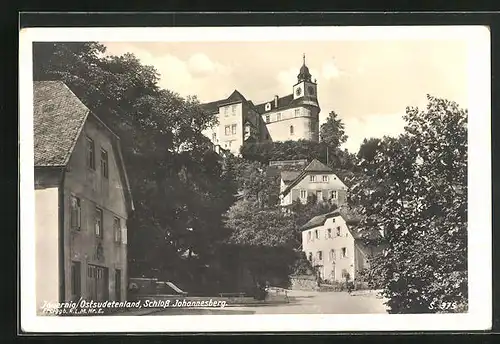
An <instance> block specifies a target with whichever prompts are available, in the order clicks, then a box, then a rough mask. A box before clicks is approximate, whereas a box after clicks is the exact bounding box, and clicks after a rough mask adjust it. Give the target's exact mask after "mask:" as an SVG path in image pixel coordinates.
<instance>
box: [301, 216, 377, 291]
mask: <svg viewBox="0 0 500 344" xmlns="http://www.w3.org/2000/svg"><path fill="white" fill-rule="evenodd" d="M357 222H358V220H356V219H355V218H352V217H351V216H350V215H348V214H345V213H343V212H342V211H338V210H337V211H334V212H332V213H328V214H323V215H319V216H316V217H314V218H312V219H311V220H310V221H309V222H307V223H306V224H305V225H304V226H303V227H302V251H303V252H304V253H305V255H306V257H307V259H309V261H310V262H311V263H312V265H313V266H315V267H317V269H318V272H319V274H320V277H321V278H322V279H323V280H327V281H331V282H333V281H335V282H345V280H346V276H347V275H348V276H349V279H350V280H351V281H352V280H353V279H355V278H356V277H357V275H358V273H359V271H361V270H363V269H365V268H368V267H369V258H370V257H371V256H373V255H374V254H377V253H378V252H380V250H381V247H380V246H378V245H376V244H373V245H372V244H370V241H372V242H375V241H374V240H375V239H377V238H378V237H379V236H380V235H379V234H378V233H374V232H366V231H363V232H359V231H357V230H355V229H353V226H354V225H355V224H356V223H357Z"/></svg>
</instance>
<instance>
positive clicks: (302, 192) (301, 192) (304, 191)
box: [300, 190, 307, 199]
mask: <svg viewBox="0 0 500 344" xmlns="http://www.w3.org/2000/svg"><path fill="white" fill-rule="evenodd" d="M300 198H302V199H306V198H307V191H306V190H300Z"/></svg>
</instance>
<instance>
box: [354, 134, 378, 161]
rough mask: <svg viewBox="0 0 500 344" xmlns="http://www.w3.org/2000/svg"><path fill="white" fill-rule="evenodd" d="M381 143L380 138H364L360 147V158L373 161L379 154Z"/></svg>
mask: <svg viewBox="0 0 500 344" xmlns="http://www.w3.org/2000/svg"><path fill="white" fill-rule="evenodd" d="M380 143H381V139H380V138H370V139H364V140H363V142H362V143H361V145H360V147H359V151H358V155H357V157H358V159H360V160H367V161H372V160H373V159H374V158H375V155H377V151H378V149H379V146H380Z"/></svg>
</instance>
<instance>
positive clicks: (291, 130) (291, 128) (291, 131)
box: [290, 125, 293, 135]
mask: <svg viewBox="0 0 500 344" xmlns="http://www.w3.org/2000/svg"><path fill="white" fill-rule="evenodd" d="M290 135H293V125H291V126H290Z"/></svg>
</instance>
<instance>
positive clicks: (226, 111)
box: [224, 106, 229, 117]
mask: <svg viewBox="0 0 500 344" xmlns="http://www.w3.org/2000/svg"><path fill="white" fill-rule="evenodd" d="M228 111H229V110H228V107H227V106H226V107H225V108H224V116H225V117H227V116H228Z"/></svg>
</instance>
